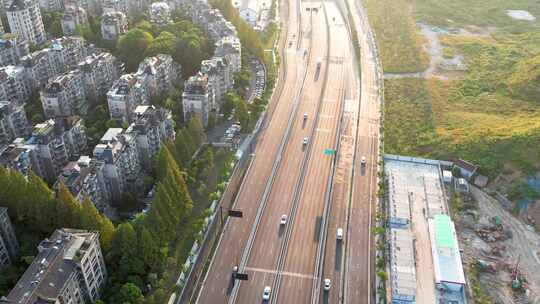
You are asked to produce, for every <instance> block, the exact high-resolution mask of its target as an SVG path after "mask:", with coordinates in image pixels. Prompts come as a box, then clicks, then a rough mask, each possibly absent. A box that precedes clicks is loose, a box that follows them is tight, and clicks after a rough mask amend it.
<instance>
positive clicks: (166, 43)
mask: <svg viewBox="0 0 540 304" xmlns="http://www.w3.org/2000/svg"><path fill="white" fill-rule="evenodd" d="M177 44H178V38H176V36H174V35H173V34H171V33H169V32H165V31H164V32H161V34H159V36H157V37H156V39H154V40H153V41H152V43H151V44H150V46H149V47H148V49H147V50H146V56H156V55H158V54H169V55H173V54H174V51H175V49H176V45H177ZM184 56H186V54H184Z"/></svg>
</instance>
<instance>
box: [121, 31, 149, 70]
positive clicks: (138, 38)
mask: <svg viewBox="0 0 540 304" xmlns="http://www.w3.org/2000/svg"><path fill="white" fill-rule="evenodd" d="M153 40H154V37H152V34H150V33H148V32H146V31H143V30H141V29H139V28H134V29H132V30H129V31H128V32H127V33H125V34H124V35H121V36H120V38H119V39H118V46H117V51H118V55H119V57H120V58H121V59H122V60H123V61H124V62H125V63H126V69H127V71H128V72H133V71H136V70H137V67H138V65H139V63H140V62H141V61H142V60H143V59H144V57H145V53H146V49H147V48H148V47H149V46H150V45H151V44H152V42H153Z"/></svg>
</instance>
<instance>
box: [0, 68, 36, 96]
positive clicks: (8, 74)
mask: <svg viewBox="0 0 540 304" xmlns="http://www.w3.org/2000/svg"><path fill="white" fill-rule="evenodd" d="M30 88H31V87H30V82H29V81H28V80H27V78H26V75H25V71H24V68H23V67H21V66H13V65H8V66H4V67H0V100H7V101H11V102H15V103H17V104H20V105H22V104H23V103H24V102H25V101H26V100H27V99H28V97H30V94H31V90H30Z"/></svg>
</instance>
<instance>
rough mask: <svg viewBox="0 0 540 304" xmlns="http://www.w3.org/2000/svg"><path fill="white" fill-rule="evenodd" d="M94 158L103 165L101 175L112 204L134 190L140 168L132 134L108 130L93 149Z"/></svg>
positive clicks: (116, 129) (119, 129)
mask: <svg viewBox="0 0 540 304" xmlns="http://www.w3.org/2000/svg"><path fill="white" fill-rule="evenodd" d="M94 157H95V158H96V159H97V160H99V161H102V162H104V163H105V166H104V169H103V174H104V178H105V184H106V186H107V193H108V195H109V197H110V198H111V200H112V202H118V201H120V199H121V198H122V193H124V192H126V191H127V190H128V189H132V190H134V189H135V188H134V185H135V182H136V181H137V179H138V177H139V174H140V172H141V166H140V163H139V155H138V151H137V142H136V137H135V136H134V134H126V133H124V132H123V129H122V128H110V129H108V130H107V132H106V133H105V135H103V137H102V138H101V140H100V143H99V144H98V145H96V147H95V148H94Z"/></svg>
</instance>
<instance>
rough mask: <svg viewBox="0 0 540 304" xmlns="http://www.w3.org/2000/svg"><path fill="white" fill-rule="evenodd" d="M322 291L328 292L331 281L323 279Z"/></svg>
mask: <svg viewBox="0 0 540 304" xmlns="http://www.w3.org/2000/svg"><path fill="white" fill-rule="evenodd" d="M323 285H324V290H325V291H329V290H330V287H332V281H330V279H329V278H326V279H324V284H323Z"/></svg>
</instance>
